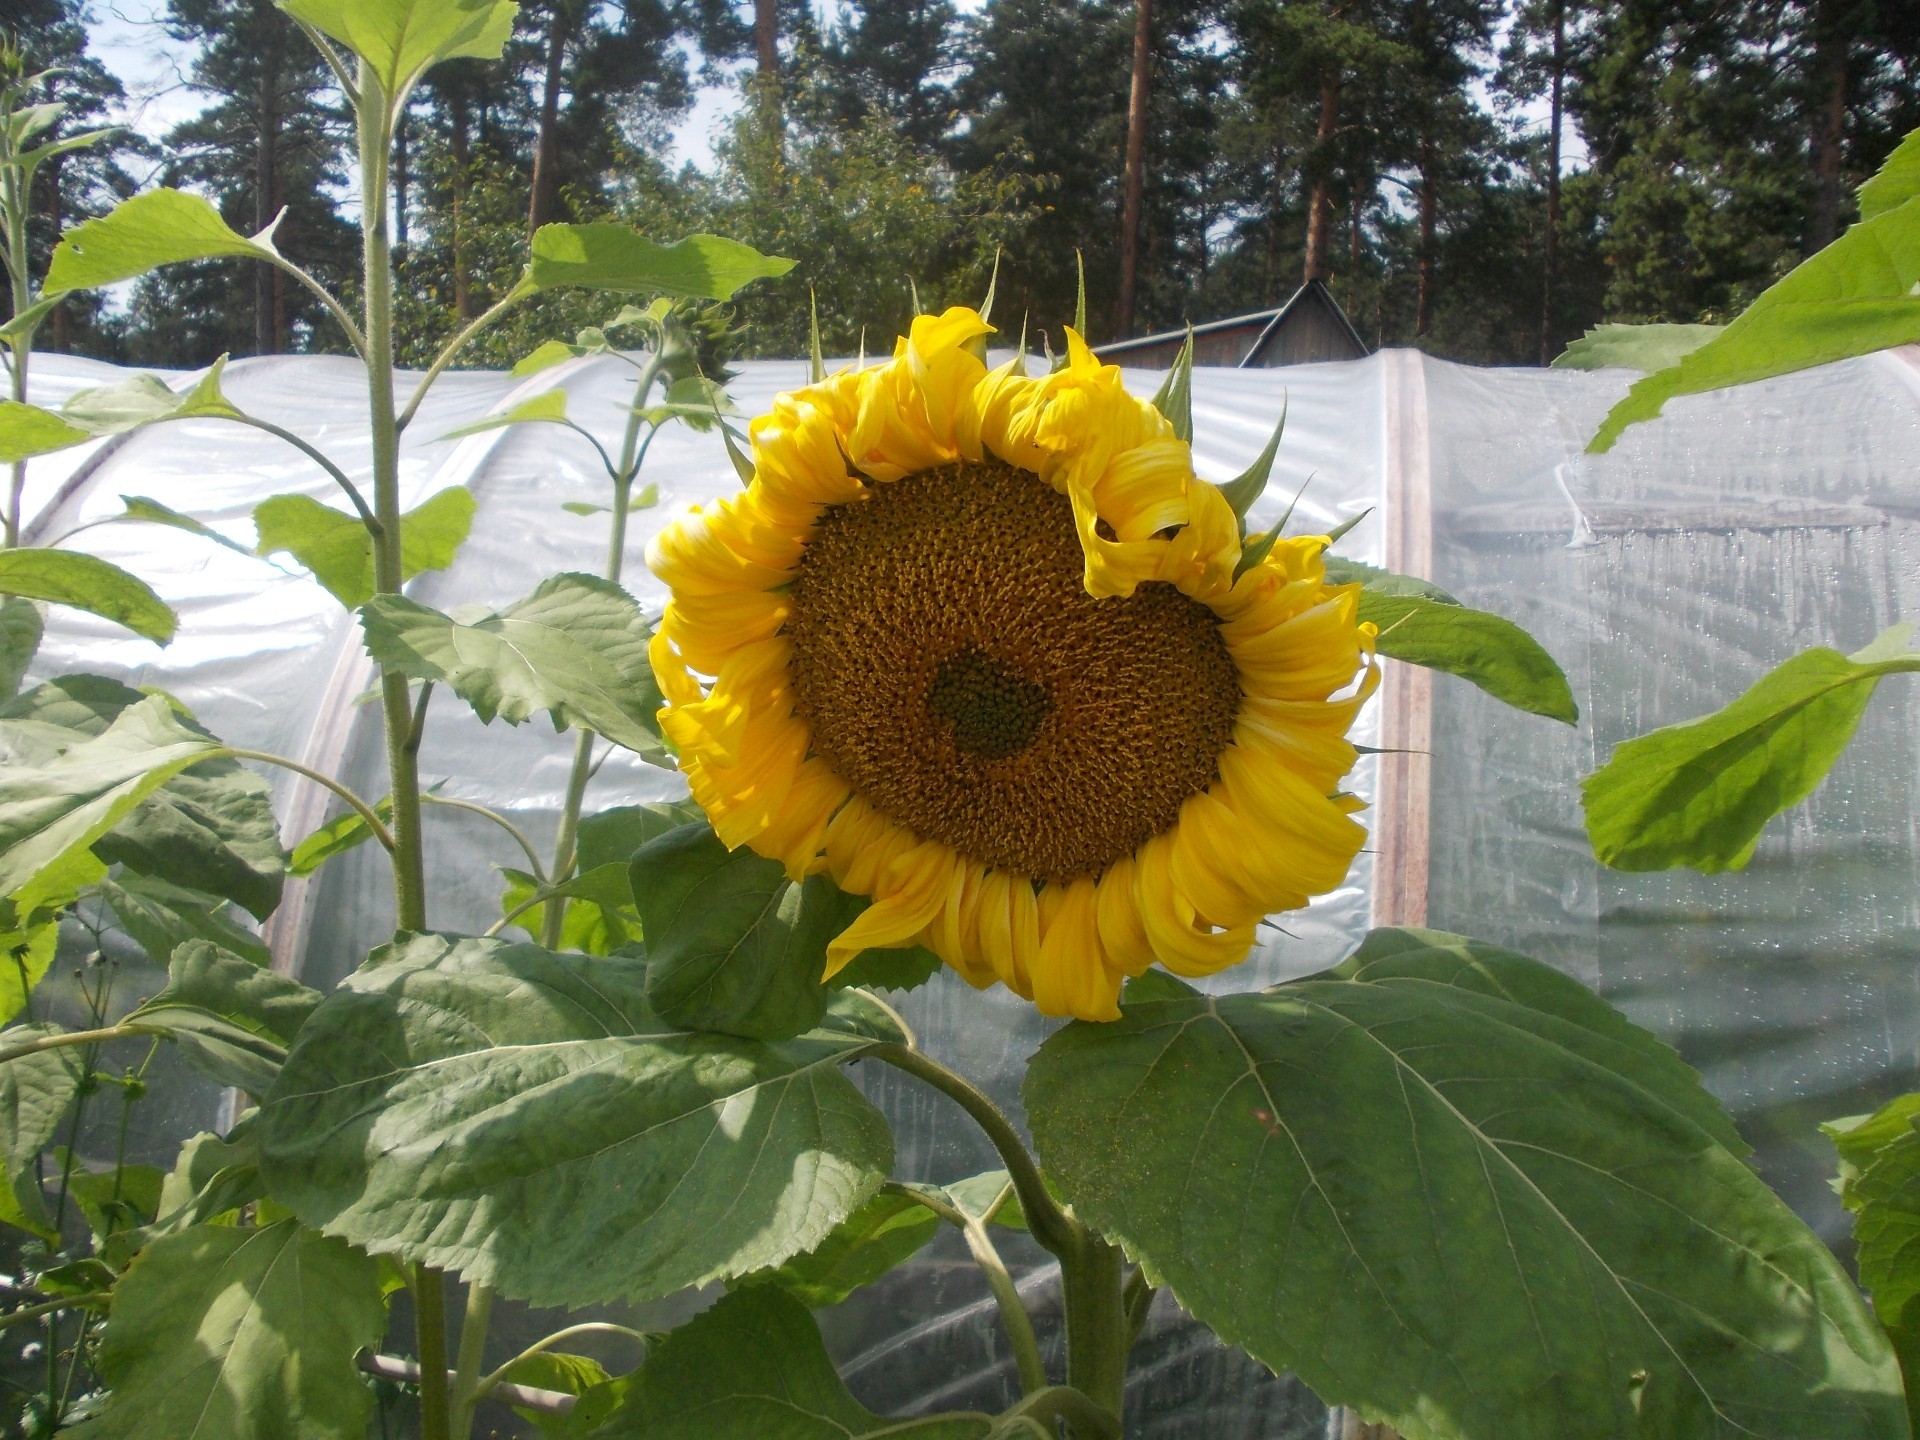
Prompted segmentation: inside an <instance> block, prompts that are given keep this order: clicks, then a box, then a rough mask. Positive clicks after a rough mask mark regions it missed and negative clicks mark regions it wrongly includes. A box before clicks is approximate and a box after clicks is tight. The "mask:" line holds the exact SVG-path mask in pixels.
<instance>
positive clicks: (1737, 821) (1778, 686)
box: [1581, 625, 1920, 874]
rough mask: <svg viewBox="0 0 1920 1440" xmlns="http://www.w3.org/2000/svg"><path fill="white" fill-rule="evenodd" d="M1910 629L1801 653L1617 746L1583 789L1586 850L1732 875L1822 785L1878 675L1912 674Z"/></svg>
mask: <svg viewBox="0 0 1920 1440" xmlns="http://www.w3.org/2000/svg"><path fill="white" fill-rule="evenodd" d="M1912 632H1913V627H1912V626H1911V625H1896V626H1894V627H1892V628H1891V629H1889V630H1887V631H1885V632H1883V633H1882V634H1881V635H1880V636H1879V637H1878V638H1877V639H1876V640H1875V641H1874V642H1873V643H1872V644H1871V645H1869V646H1867V648H1866V649H1864V650H1861V651H1860V652H1858V653H1857V654H1855V655H1851V656H1847V655H1842V654H1840V653H1839V652H1838V651H1837V650H1828V649H1825V648H1824V647H1823V648H1819V649H1814V650H1806V651H1802V652H1801V653H1800V654H1798V655H1796V656H1794V657H1793V658H1792V659H1791V660H1788V661H1787V662H1786V663H1785V664H1783V665H1781V666H1779V667H1778V668H1776V669H1774V670H1772V671H1770V672H1768V673H1767V674H1766V675H1765V676H1763V677H1761V679H1760V680H1759V682H1758V683H1757V684H1755V685H1754V686H1753V687H1752V688H1751V689H1749V690H1748V691H1747V692H1746V693H1745V694H1744V695H1742V696H1741V697H1740V698H1739V699H1737V700H1735V701H1734V702H1733V703H1732V704H1730V705H1728V706H1727V707H1726V708H1725V709H1723V710H1717V711H1715V712H1714V713H1713V714H1711V715H1706V716H1703V717H1701V718H1700V719H1698V720H1689V721H1686V722H1685V723H1683V724H1679V725H1668V726H1666V727H1664V728H1662V729H1659V730H1655V731H1652V732H1651V733H1649V734H1646V735H1641V736H1638V737H1636V738H1634V739H1632V740H1629V741H1626V742H1625V743H1624V744H1622V745H1620V746H1618V747H1617V748H1616V749H1615V750H1614V752H1613V754H1612V756H1611V757H1610V758H1609V759H1608V761H1607V763H1606V764H1605V765H1604V766H1602V767H1601V768H1600V769H1599V770H1597V771H1595V772H1594V773H1593V774H1592V775H1589V776H1588V777H1587V778H1586V780H1585V781H1584V782H1583V784H1582V786H1581V800H1582V803H1583V804H1584V806H1585V808H1586V813H1587V838H1588V839H1589V840H1590V841H1591V842H1592V844H1593V853H1594V854H1595V855H1596V856H1598V857H1599V858H1600V860H1601V861H1602V862H1603V863H1604V864H1607V865H1611V866H1613V867H1614V868H1615V869H1617V870H1665V869H1671V868H1672V867H1674V866H1676V865H1687V866H1691V867H1692V868H1693V869H1696V870H1703V871H1706V872H1708V873H1709V874H1711V873H1714V872H1717V871H1721V870H1739V869H1742V868H1744V867H1745V865H1746V863H1747V861H1749V860H1750V859H1752V858H1753V851H1754V847H1755V846H1756V845H1758V844H1759V843H1760V832H1761V831H1762V830H1763V829H1764V828H1765V827H1766V823H1767V821H1769V820H1771V819H1772V818H1773V817H1774V816H1775V815H1778V814H1779V813H1780V812H1781V811H1783V810H1786V809H1788V808H1790V807H1792V806H1794V805H1798V804H1799V803H1800V802H1801V801H1802V800H1804V799H1806V798H1807V796H1809V795H1811V794H1812V793H1813V791H1814V789H1815V787H1816V786H1818V785H1819V784H1820V782H1821V781H1822V780H1824V779H1825V778H1826V775H1827V772H1828V771H1829V770H1830V769H1832V768H1833V764H1834V762H1835V761H1836V760H1838V759H1839V758H1840V753H1841V752H1842V751H1843V750H1845V749H1846V748H1847V742H1848V741H1849V740H1850V739H1852V738H1853V732H1854V729H1855V727H1856V726H1857V725H1859V723H1860V716H1861V714H1862V712H1863V711H1865V709H1866V706H1867V702H1868V701H1869V700H1871V699H1872V698H1873V692H1874V690H1875V688H1876V687H1877V686H1878V685H1879V683H1880V679H1881V677H1882V676H1885V675H1896V674H1904V673H1909V672H1912V671H1915V670H1920V653H1915V652H1913V651H1912V650H1910V649H1909V638H1910V636H1911V635H1912Z"/></svg>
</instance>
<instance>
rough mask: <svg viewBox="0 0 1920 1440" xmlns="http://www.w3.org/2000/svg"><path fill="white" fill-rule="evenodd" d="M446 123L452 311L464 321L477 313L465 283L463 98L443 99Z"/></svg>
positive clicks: (466, 153)
mask: <svg viewBox="0 0 1920 1440" xmlns="http://www.w3.org/2000/svg"><path fill="white" fill-rule="evenodd" d="M447 123H448V125H449V127H450V128H451V129H452V131H453V308H454V312H455V314H457V315H458V316H459V317H460V319H461V320H463V321H464V320H471V319H473V317H474V316H475V315H477V314H478V313H479V312H478V311H477V310H475V309H474V308H473V286H472V283H471V282H470V281H469V280H468V279H467V213H466V212H467V165H468V162H469V160H470V159H471V158H472V152H471V150H470V148H469V141H468V139H467V97H466V96H465V95H463V94H459V93H455V94H453V95H450V96H448V97H447Z"/></svg>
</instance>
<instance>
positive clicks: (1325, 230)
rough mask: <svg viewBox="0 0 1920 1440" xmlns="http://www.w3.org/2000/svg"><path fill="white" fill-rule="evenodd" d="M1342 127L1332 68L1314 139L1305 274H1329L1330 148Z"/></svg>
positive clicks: (1326, 77) (1336, 78) (1317, 276)
mask: <svg viewBox="0 0 1920 1440" xmlns="http://www.w3.org/2000/svg"><path fill="white" fill-rule="evenodd" d="M1339 127H1340V72H1339V71H1338V70H1329V71H1327V73H1326V74H1325V75H1324V76H1323V77H1322V78H1321V81H1320V124H1319V127H1318V128H1317V129H1316V130H1315V131H1314V135H1313V140H1314V145H1313V189H1312V192H1311V198H1310V199H1309V200H1308V202H1307V263H1306V266H1305V272H1304V275H1303V277H1302V278H1304V279H1307V280H1325V279H1326V278H1327V273H1328V272H1327V247H1328V244H1329V242H1330V240H1331V237H1332V233H1333V176H1332V175H1331V174H1330V173H1329V171H1330V170H1331V168H1332V167H1331V165H1330V164H1329V161H1328V156H1327V148H1328V146H1329V145H1331V144H1332V143H1333V136H1334V132H1335V131H1336V130H1338V129H1339Z"/></svg>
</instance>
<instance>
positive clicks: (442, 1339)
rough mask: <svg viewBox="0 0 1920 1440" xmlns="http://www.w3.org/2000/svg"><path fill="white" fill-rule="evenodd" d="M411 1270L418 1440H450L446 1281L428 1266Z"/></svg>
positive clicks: (451, 1434)
mask: <svg viewBox="0 0 1920 1440" xmlns="http://www.w3.org/2000/svg"><path fill="white" fill-rule="evenodd" d="M411 1269H412V1280H413V1284H412V1290H413V1338H414V1345H415V1347H416V1348H417V1349H418V1350H419V1351H420V1435H421V1440H452V1436H453V1431H452V1429H451V1428H450V1427H449V1424H448V1421H449V1419H450V1418H451V1417H450V1416H449V1414H448V1407H447V1390H448V1386H447V1289H446V1277H445V1276H443V1275H442V1274H441V1273H440V1272H439V1271H438V1270H435V1269H434V1268H433V1267H432V1266H430V1265H415V1266H413V1267H411Z"/></svg>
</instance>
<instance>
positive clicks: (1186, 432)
mask: <svg viewBox="0 0 1920 1440" xmlns="http://www.w3.org/2000/svg"><path fill="white" fill-rule="evenodd" d="M1153 408H1154V409H1156V410H1158V411H1159V412H1160V413H1161V414H1162V415H1163V416H1165V417H1166V421H1167V423H1168V424H1169V425H1171V426H1173V433H1174V438H1176V439H1179V440H1187V441H1191V440H1192V439H1193V330H1192V328H1191V327H1189V328H1188V330H1187V343H1186V344H1184V345H1182V346H1181V347H1180V353H1179V354H1178V355H1176V356H1175V357H1174V360H1173V364H1172V365H1171V366H1169V367H1168V369H1167V378H1166V379H1165V380H1163V381H1161V382H1160V389H1159V392H1158V393H1157V394H1155V396H1154V397H1153ZM1281 423H1282V424H1285V423H1286V422H1285V421H1284V420H1282V422H1281ZM1235 513H1236V514H1240V513H1243V512H1241V511H1240V510H1239V509H1238V508H1237V507H1236V509H1235Z"/></svg>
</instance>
